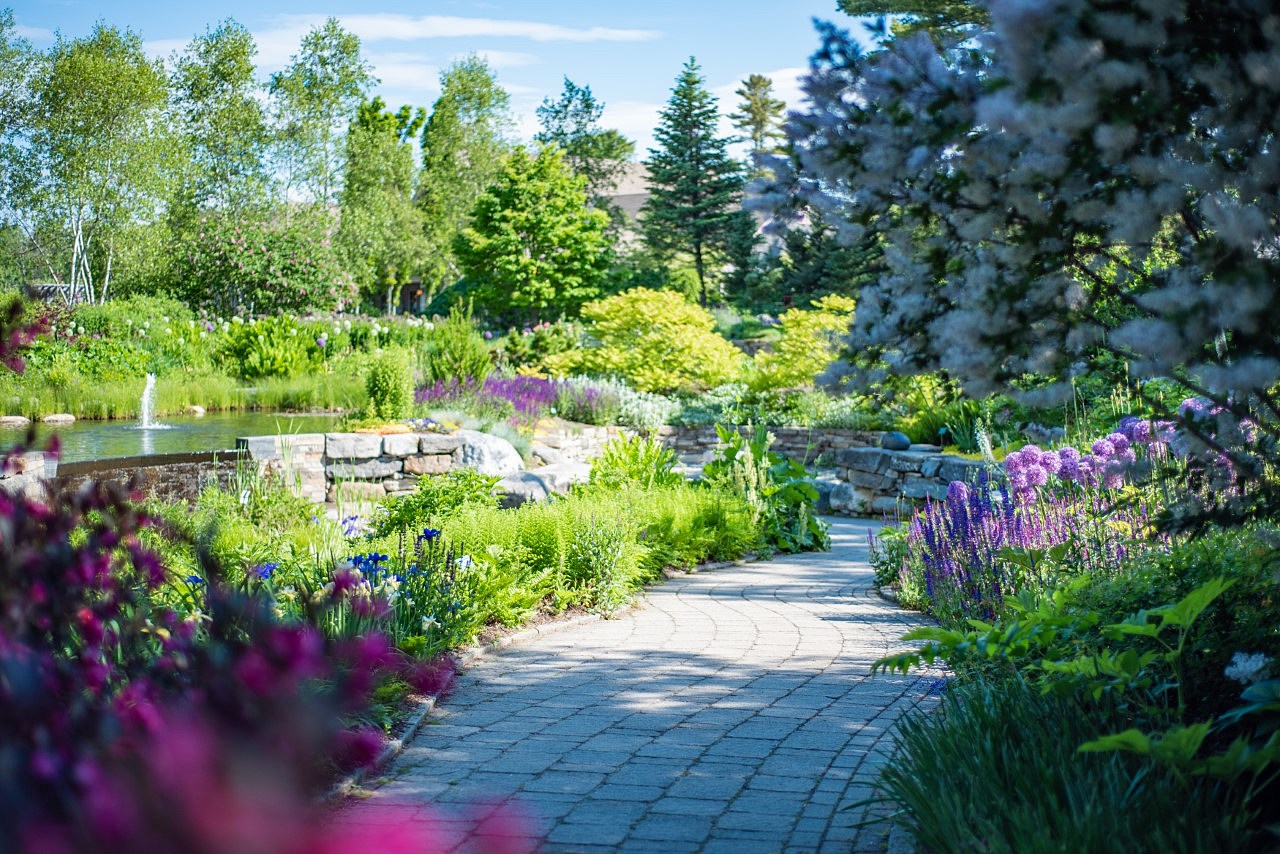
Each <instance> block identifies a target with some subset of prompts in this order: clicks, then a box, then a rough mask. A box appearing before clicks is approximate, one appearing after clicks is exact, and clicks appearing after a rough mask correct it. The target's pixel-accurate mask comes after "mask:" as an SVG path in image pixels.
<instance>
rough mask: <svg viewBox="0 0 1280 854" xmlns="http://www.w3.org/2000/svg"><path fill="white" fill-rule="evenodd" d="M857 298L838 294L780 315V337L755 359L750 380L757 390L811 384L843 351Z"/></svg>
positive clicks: (753, 387)
mask: <svg viewBox="0 0 1280 854" xmlns="http://www.w3.org/2000/svg"><path fill="white" fill-rule="evenodd" d="M853 309H854V301H853V300H852V299H850V298H849V297H844V296H837V295H835V294H832V295H829V296H825V297H822V298H821V299H819V300H816V301H815V302H814V303H813V308H812V309H810V310H807V311H806V310H805V309H800V308H793V309H789V310H788V311H786V312H784V313H783V315H782V317H781V318H779V324H780V326H781V333H782V334H781V337H780V338H779V339H778V341H777V342H776V343H775V344H774V345H773V349H771V350H761V351H760V352H759V353H757V354H756V357H755V358H754V359H753V360H752V366H751V370H750V371H749V372H748V374H747V384H748V385H749V386H750V387H751V388H752V390H754V391H761V390H763V389H770V388H791V387H794V386H810V385H813V383H814V381H815V380H817V378H818V375H819V374H820V373H822V371H823V370H825V369H826V367H827V366H828V365H830V364H831V363H832V362H834V361H835V360H836V357H837V356H838V355H839V353H840V341H841V339H842V338H843V337H844V336H846V335H847V334H848V333H849V327H850V325H851V324H852V323H853Z"/></svg>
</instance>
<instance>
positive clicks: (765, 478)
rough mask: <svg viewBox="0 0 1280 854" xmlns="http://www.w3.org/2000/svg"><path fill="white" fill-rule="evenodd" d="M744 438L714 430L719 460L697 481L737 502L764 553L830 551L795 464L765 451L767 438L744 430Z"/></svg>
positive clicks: (811, 490) (812, 491) (810, 488)
mask: <svg viewBox="0 0 1280 854" xmlns="http://www.w3.org/2000/svg"><path fill="white" fill-rule="evenodd" d="M747 430H748V435H743V434H742V433H739V432H738V431H737V430H734V429H729V428H726V427H723V426H721V425H719V424H717V425H716V435H717V436H719V438H720V443H721V446H722V447H721V450H720V454H719V456H718V457H717V458H716V459H714V460H712V461H711V462H709V463H707V465H706V466H705V467H704V468H703V472H702V476H703V477H704V478H705V479H706V480H707V482H708V483H710V484H711V485H712V486H715V487H717V488H720V489H724V490H727V491H729V492H732V493H734V494H735V495H738V496H740V497H741V498H742V499H743V500H744V501H745V502H746V505H747V507H748V508H749V509H750V512H751V520H752V525H753V526H754V527H755V528H756V529H757V530H758V531H759V532H760V545H761V546H762V547H763V548H764V549H767V550H773V549H776V550H778V551H782V552H800V551H812V550H826V549H828V548H830V546H831V539H830V536H829V535H828V533H827V531H828V526H827V523H826V522H824V521H822V519H821V518H819V517H818V516H817V515H815V514H814V512H813V505H814V503H815V502H817V500H818V490H817V487H815V486H814V485H813V481H812V480H811V479H810V477H809V473H808V472H807V471H805V468H804V466H802V465H801V464H800V463H798V462H796V461H794V460H791V459H788V458H786V457H784V456H782V455H781V454H777V453H774V452H773V451H770V450H769V447H770V446H771V445H772V444H773V435H772V434H770V433H769V432H768V431H767V430H765V429H764V428H763V427H751V426H748V428H747Z"/></svg>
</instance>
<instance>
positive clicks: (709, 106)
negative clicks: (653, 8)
mask: <svg viewBox="0 0 1280 854" xmlns="http://www.w3.org/2000/svg"><path fill="white" fill-rule="evenodd" d="M719 119H720V115H719V111H718V109H717V108H716V99H715V97H714V96H712V94H711V93H710V92H709V91H707V88H706V81H705V79H704V78H703V76H702V74H701V73H700V69H699V67H698V63H697V61H696V60H695V59H694V58H693V57H690V58H689V61H688V62H686V63H685V65H684V68H683V70H681V72H680V76H679V77H678V78H676V85H675V88H674V89H673V90H672V92H671V100H670V101H668V102H667V106H666V108H665V109H663V111H662V112H661V114H660V118H659V122H658V127H657V129H656V130H655V131H654V136H655V138H656V139H657V142H658V147H657V148H651V149H649V159H648V160H647V161H645V166H647V167H648V169H649V198H648V199H647V200H646V201H645V203H644V207H643V209H642V210H641V228H642V230H643V233H644V237H645V241H646V242H647V243H648V244H649V246H650V247H652V248H653V249H654V250H656V251H658V252H660V253H663V254H670V253H674V252H685V253H688V255H689V256H690V257H691V258H692V260H693V266H694V270H695V271H696V272H697V275H698V289H699V294H700V296H699V301H700V302H701V304H702V306H703V307H704V308H705V307H706V305H707V291H708V283H707V278H708V267H709V266H711V264H712V262H713V260H714V259H716V258H717V257H718V256H721V255H723V254H725V253H729V252H731V251H732V249H733V247H734V242H735V239H737V240H739V241H740V238H741V235H742V234H743V232H744V224H745V222H746V221H747V220H748V219H749V216H748V215H747V214H746V213H744V212H743V211H742V210H741V208H740V207H739V202H740V200H741V198H742V188H743V184H744V181H745V179H744V176H743V173H742V166H741V164H739V163H738V162H737V161H735V160H734V159H733V158H732V157H730V156H729V154H728V143H729V140H728V139H727V138H725V137H720V136H717V134H716V130H717V125H718V123H719Z"/></svg>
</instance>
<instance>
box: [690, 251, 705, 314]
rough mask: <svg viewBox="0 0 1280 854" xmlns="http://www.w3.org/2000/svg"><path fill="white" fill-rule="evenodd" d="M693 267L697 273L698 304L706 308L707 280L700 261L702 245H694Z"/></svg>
mask: <svg viewBox="0 0 1280 854" xmlns="http://www.w3.org/2000/svg"><path fill="white" fill-rule="evenodd" d="M693 267H694V269H695V270H697V271H698V291H699V295H698V304H699V305H701V306H702V307H703V308H706V307H707V278H706V271H705V269H704V267H703V260H702V244H701V243H695V244H694V246H693Z"/></svg>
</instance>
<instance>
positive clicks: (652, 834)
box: [335, 519, 938, 854]
mask: <svg viewBox="0 0 1280 854" xmlns="http://www.w3.org/2000/svg"><path fill="white" fill-rule="evenodd" d="M829 521H830V522H831V523H832V529H831V534H832V549H831V551H830V552H827V553H817V554H803V555H790V556H783V557H779V558H778V559H776V560H773V561H768V562H759V563H749V564H742V565H734V566H729V567H724V568H720V569H715V570H711V571H706V572H701V573H694V574H690V575H687V576H681V577H678V578H676V579H674V580H670V581H667V582H666V583H664V584H661V585H659V586H656V587H653V588H651V589H650V590H649V591H648V592H647V595H646V597H645V600H644V601H643V602H642V603H641V604H640V605H639V606H638V607H636V608H633V609H631V610H629V611H627V612H625V613H623V614H621V615H620V616H618V617H616V618H614V619H610V620H602V621H599V622H594V623H588V624H586V625H581V626H577V627H574V628H569V629H565V630H563V631H560V632H556V633H552V634H545V635H542V636H539V637H538V638H536V639H535V640H533V641H529V642H525V643H521V644H517V645H513V646H511V647H508V648H507V649H504V650H503V651H502V652H500V653H498V654H495V655H492V656H490V657H487V658H483V659H480V660H479V661H478V662H477V663H476V664H474V665H473V666H471V667H470V668H469V669H468V670H467V671H466V672H465V673H463V674H462V675H461V676H460V677H459V679H458V681H457V682H456V684H455V687H454V690H453V692H452V693H451V694H450V695H449V696H448V698H447V699H446V700H445V701H444V702H443V703H442V704H441V705H440V706H439V707H438V708H437V709H436V711H435V713H434V718H433V721H432V723H430V724H428V725H425V726H423V727H422V729H421V730H420V731H419V733H418V735H417V737H416V738H415V739H414V740H413V741H412V742H411V743H410V744H409V745H408V746H407V748H406V749H405V751H404V752H403V754H401V756H400V757H399V758H398V759H397V760H396V762H395V763H394V764H393V766H392V768H391V769H390V771H389V772H388V776H387V779H386V781H385V782H384V783H383V784H382V785H381V786H380V787H378V788H376V789H374V790H373V791H372V792H371V793H370V794H369V796H368V797H367V798H365V799H363V800H360V801H358V802H353V803H351V804H350V805H348V806H346V807H344V808H343V809H342V810H341V811H340V812H339V813H338V814H337V816H336V817H335V821H336V822H337V823H338V824H339V825H340V826H343V828H344V829H346V830H352V831H355V830H358V828H359V827H360V826H368V825H370V824H379V823H385V822H389V821H393V822H401V821H412V822H423V823H427V822H431V823H433V825H434V828H435V832H436V833H438V834H443V835H445V836H446V837H447V838H448V840H449V842H448V843H447V845H446V847H447V849H448V850H459V851H480V850H501V849H495V848H489V849H486V848H484V847H483V846H482V845H481V842H480V841H479V838H478V836H477V835H478V834H479V837H481V838H482V837H483V834H484V833H486V832H489V833H493V834H514V835H516V836H519V837H521V838H522V840H523V841H525V842H527V843H528V844H527V845H523V846H520V845H517V846H516V850H539V851H547V852H578V851H582V852H588V851H624V852H626V851H637V852H640V851H657V852H663V854H676V852H684V851H690V852H693V851H700V852H706V854H711V852H720V851H726V852H731V853H732V854H744V852H769V851H780V852H781V851H788V852H791V851H796V852H800V851H841V852H847V851H850V850H858V851H864V850H865V851H880V850H885V849H886V847H888V846H889V842H890V838H889V836H888V826H887V823H884V822H881V823H878V824H873V825H871V826H870V827H867V828H864V829H862V830H859V829H857V828H856V827H855V825H857V824H858V823H859V822H861V821H862V820H863V819H864V818H867V817H868V815H869V811H870V810H875V809H877V807H874V806H873V807H855V808H852V809H845V807H846V806H847V805H849V804H852V803H855V802H858V801H861V800H862V799H864V798H868V797H870V796H871V794H872V792H871V788H870V784H871V782H872V781H873V780H874V779H875V777H876V773H877V771H878V769H879V768H880V766H881V765H882V764H883V763H884V762H885V761H886V759H887V758H888V755H889V753H890V751H891V748H892V736H891V728H892V726H893V724H894V722H895V721H896V720H897V719H898V718H899V717H900V716H902V715H903V714H904V713H906V712H908V711H911V710H912V709H915V708H916V707H918V706H926V707H927V706H931V705H932V704H933V703H934V702H935V701H936V694H937V690H938V679H937V678H935V677H933V676H919V675H915V674H913V675H911V676H898V675H894V676H889V675H884V674H881V675H878V676H875V677H872V676H871V675H870V664H871V662H872V661H874V660H875V659H877V658H879V657H881V656H883V655H885V654H886V653H888V652H890V651H892V650H895V649H898V648H901V644H900V642H899V640H898V639H899V637H900V636H901V635H902V633H903V632H904V631H905V630H906V629H907V628H909V627H910V626H911V625H913V624H915V623H916V622H917V621H918V615H915V614H911V613H908V612H905V611H902V610H900V609H898V608H897V607H895V606H894V605H893V604H892V603H889V602H886V601H884V600H883V599H881V598H879V597H878V596H877V595H876V593H875V592H874V591H873V590H872V571H871V568H870V566H869V565H868V563H867V542H866V541H867V538H866V532H867V529H868V527H876V523H867V522H863V521H854V520H848V519H830V520H829ZM477 804H489V805H494V804H505V805H506V806H505V808H504V809H503V810H502V815H503V816H504V817H505V818H504V820H502V821H500V822H496V823H495V822H490V823H489V824H488V825H487V826H486V825H484V824H483V822H482V823H481V829H480V830H479V831H477V829H476V828H477V816H479V815H482V814H483V813H482V811H481V809H480V808H478V807H477V806H476V805H477ZM879 809H880V810H883V807H880V808H879ZM897 838H898V837H897V834H895V835H894V837H893V840H892V841H894V843H895V844H894V845H893V846H892V847H895V848H896V847H898V845H897V844H896V843H897ZM512 841H513V842H514V841H516V840H512ZM505 850H512V849H510V848H506V849H505Z"/></svg>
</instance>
